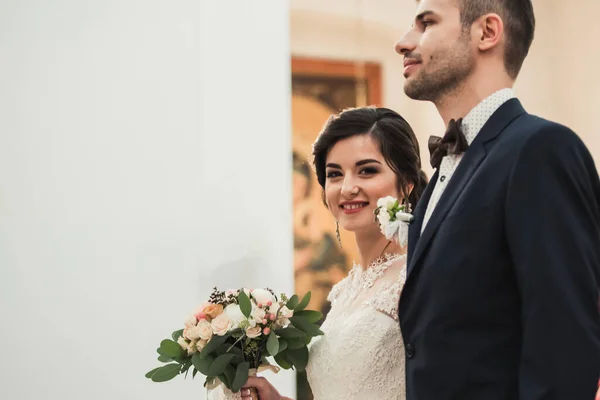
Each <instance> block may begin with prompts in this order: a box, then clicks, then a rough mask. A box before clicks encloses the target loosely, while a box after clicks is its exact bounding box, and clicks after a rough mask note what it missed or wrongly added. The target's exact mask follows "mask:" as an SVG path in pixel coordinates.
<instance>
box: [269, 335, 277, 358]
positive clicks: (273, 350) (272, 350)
mask: <svg viewBox="0 0 600 400" xmlns="http://www.w3.org/2000/svg"><path fill="white" fill-rule="evenodd" d="M267 351H268V352H269V354H270V355H272V356H274V355H275V354H277V353H279V340H278V339H277V335H275V332H271V333H270V334H269V337H268V338H267Z"/></svg>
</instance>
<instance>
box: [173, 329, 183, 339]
mask: <svg viewBox="0 0 600 400" xmlns="http://www.w3.org/2000/svg"><path fill="white" fill-rule="evenodd" d="M181 336H183V329H180V330H178V331H175V332H173V333H172V334H171V337H172V338H173V340H174V341H177V340H179V338H180V337H181Z"/></svg>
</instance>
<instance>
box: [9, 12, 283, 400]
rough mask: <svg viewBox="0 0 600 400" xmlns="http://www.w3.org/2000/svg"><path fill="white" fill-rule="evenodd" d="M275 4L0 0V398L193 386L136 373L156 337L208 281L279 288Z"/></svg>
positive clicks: (147, 396) (279, 78) (146, 363)
mask: <svg viewBox="0 0 600 400" xmlns="http://www.w3.org/2000/svg"><path fill="white" fill-rule="evenodd" d="M288 18H289V16H288V4H287V1H285V0H254V1H251V2H250V1H244V0H237V1H221V0H219V1H216V0H215V1H213V0H170V1H159V0H104V1H91V0H54V1H46V0H18V1H17V0H12V1H4V2H2V3H1V4H0V321H1V325H2V328H1V329H0V341H1V342H2V343H3V344H4V352H3V362H2V363H0V376H2V385H0V398H3V399H23V400H29V399H31V400H34V399H35V400H38V399H62V400H76V399H77V400H79V399H82V398H85V399H87V400H106V399H115V400H116V399H134V398H135V399H144V400H151V399H157V400H159V399H160V400H163V399H167V398H196V399H202V398H203V393H204V389H203V387H202V383H203V380H202V379H198V377H197V379H196V380H194V381H192V380H190V379H189V378H188V380H186V381H184V380H183V379H180V378H177V379H175V380H173V381H171V382H169V383H164V384H156V383H152V382H150V381H148V380H147V379H146V378H144V374H145V373H146V372H147V371H149V370H150V369H152V368H154V367H155V366H157V365H158V362H157V361H156V357H155V349H156V347H157V345H158V344H159V342H160V340H161V339H163V338H165V337H167V336H168V335H169V334H170V332H171V331H173V330H175V329H178V328H179V327H180V325H181V324H182V320H183V318H184V317H185V315H186V314H187V313H188V312H190V311H191V310H192V309H193V308H194V306H195V305H196V304H197V303H198V302H200V301H202V300H204V298H205V297H206V296H207V295H208V294H209V290H210V287H211V286H213V285H220V286H229V285H231V286H239V285H252V286H256V285H259V284H265V285H269V286H271V287H273V288H274V289H277V290H281V291H288V292H289V291H291V290H292V289H293V281H292V280H293V275H292V274H293V272H292V228H291V162H290V159H291V157H290V149H291V145H290V122H289V114H290V112H289V91H290V88H289V66H288V63H289V45H288V42H289V35H288ZM293 379H294V378H293V374H290V373H287V374H286V373H284V374H281V375H280V376H277V377H276V378H274V379H273V381H274V382H275V384H276V385H278V387H279V388H280V389H281V391H282V393H285V394H287V395H293V394H294V384H293Z"/></svg>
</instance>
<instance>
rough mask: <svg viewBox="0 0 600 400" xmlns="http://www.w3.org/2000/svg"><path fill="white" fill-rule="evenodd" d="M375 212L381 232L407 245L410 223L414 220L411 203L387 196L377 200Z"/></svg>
mask: <svg viewBox="0 0 600 400" xmlns="http://www.w3.org/2000/svg"><path fill="white" fill-rule="evenodd" d="M374 213H375V219H376V220H377V221H378V222H379V229H380V230H381V233H383V234H384V235H385V237H386V238H387V239H388V240H394V241H396V243H398V244H399V245H401V246H405V245H406V243H407V241H408V225H409V224H410V223H411V222H412V220H413V216H412V214H411V213H410V204H407V205H406V204H400V203H399V202H398V199H396V198H395V197H392V196H387V197H383V198H381V199H379V200H377V208H376V209H375V211H374Z"/></svg>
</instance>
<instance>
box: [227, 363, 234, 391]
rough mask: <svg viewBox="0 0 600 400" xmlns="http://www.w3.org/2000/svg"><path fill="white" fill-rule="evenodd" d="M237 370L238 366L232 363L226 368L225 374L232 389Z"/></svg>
mask: <svg viewBox="0 0 600 400" xmlns="http://www.w3.org/2000/svg"><path fill="white" fill-rule="evenodd" d="M235 371H236V368H235V367H234V366H233V365H231V364H229V365H228V366H227V368H225V376H226V377H227V381H228V382H229V389H231V385H232V384H233V381H234V380H235Z"/></svg>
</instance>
